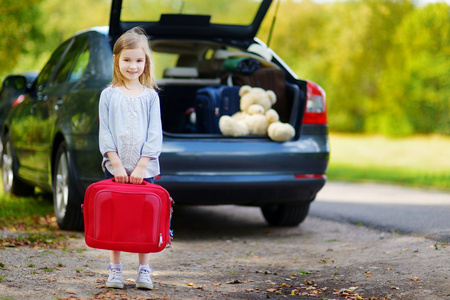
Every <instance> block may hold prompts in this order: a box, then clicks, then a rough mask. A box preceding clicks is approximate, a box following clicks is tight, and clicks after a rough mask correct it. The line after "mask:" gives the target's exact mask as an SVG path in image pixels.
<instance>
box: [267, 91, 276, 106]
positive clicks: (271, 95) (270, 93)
mask: <svg viewBox="0 0 450 300" xmlns="http://www.w3.org/2000/svg"><path fill="white" fill-rule="evenodd" d="M266 93H267V97H269V99H270V102H272V105H274V104H275V102H277V95H276V94H275V93H274V92H273V91H271V90H269V91H266Z"/></svg>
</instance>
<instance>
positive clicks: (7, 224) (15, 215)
mask: <svg viewBox="0 0 450 300" xmlns="http://www.w3.org/2000/svg"><path fill="white" fill-rule="evenodd" d="M53 215H54V214H53V204H52V202H51V201H50V200H49V199H48V197H45V196H43V195H37V196H35V197H15V196H11V195H5V194H3V193H0V228H2V227H3V228H8V229H13V230H14V229H17V230H20V229H28V228H29V227H32V228H36V226H38V227H39V225H42V226H43V227H46V228H47V229H48V225H49V224H52V223H54V217H53Z"/></svg>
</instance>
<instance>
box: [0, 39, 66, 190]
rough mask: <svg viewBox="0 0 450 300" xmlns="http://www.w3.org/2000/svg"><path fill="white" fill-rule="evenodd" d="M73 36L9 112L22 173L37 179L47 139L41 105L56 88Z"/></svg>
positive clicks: (55, 52) (32, 180)
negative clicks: (39, 158)
mask: <svg viewBox="0 0 450 300" xmlns="http://www.w3.org/2000/svg"><path fill="white" fill-rule="evenodd" d="M69 44H70V40H69V41H66V42H64V43H63V44H61V45H60V46H59V47H58V48H57V49H56V50H55V51H54V52H53V54H52V56H51V57H50V59H49V61H48V62H47V64H46V65H45V66H44V68H43V69H42V70H41V72H40V73H39V75H38V77H37V78H36V80H35V81H34V83H33V86H32V88H31V90H30V91H29V92H28V93H27V94H26V97H25V99H24V100H23V101H22V102H20V103H19V104H17V105H16V106H15V107H13V108H12V111H11V113H10V116H9V119H10V120H9V123H10V135H11V142H12V145H13V149H14V153H15V156H16V159H17V162H18V170H17V171H18V175H19V176H20V177H21V178H24V179H26V180H27V181H30V182H34V181H35V180H36V179H37V174H36V172H35V171H36V164H35V162H36V156H35V155H36V152H37V147H38V146H39V145H40V144H42V141H43V140H44V139H45V136H46V134H47V133H46V132H45V131H44V130H43V126H42V124H40V123H39V120H40V119H42V117H40V116H39V114H40V113H41V111H42V109H41V108H40V106H41V105H42V104H43V103H44V104H45V103H46V100H47V99H48V96H49V94H50V92H51V89H52V80H53V78H54V74H55V72H56V70H57V68H58V65H59V63H60V61H61V58H62V56H63V55H64V53H65V51H66V49H67V47H68V46H69Z"/></svg>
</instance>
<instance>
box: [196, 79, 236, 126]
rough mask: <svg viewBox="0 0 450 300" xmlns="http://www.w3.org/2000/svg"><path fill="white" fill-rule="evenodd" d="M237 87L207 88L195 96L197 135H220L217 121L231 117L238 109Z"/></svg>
mask: <svg viewBox="0 0 450 300" xmlns="http://www.w3.org/2000/svg"><path fill="white" fill-rule="evenodd" d="M239 89H240V87H239V86H227V85H219V86H208V87H205V88H201V89H199V90H198V91H197V93H196V94H195V99H194V108H195V113H196V128H197V132H198V133H212V134H216V133H220V129H219V119H220V117H221V116H223V115H232V114H234V113H235V112H238V111H239V110H240V108H239V100H240V97H239Z"/></svg>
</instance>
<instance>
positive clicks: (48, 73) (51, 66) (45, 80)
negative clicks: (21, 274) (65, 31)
mask: <svg viewBox="0 0 450 300" xmlns="http://www.w3.org/2000/svg"><path fill="white" fill-rule="evenodd" d="M71 42H72V40H68V41H66V42H64V43H63V44H61V46H59V47H58V48H57V49H56V50H55V51H54V52H53V54H52V56H51V57H50V59H49V61H48V62H47V64H46V65H45V67H44V68H43V69H42V71H41V72H40V73H39V75H38V77H37V78H36V82H35V87H36V90H37V91H41V90H43V89H44V88H46V87H47V86H48V85H49V84H50V80H51V78H52V75H53V73H54V72H55V70H56V68H57V67H58V64H59V61H60V60H61V56H63V54H64V52H65V51H66V49H67V46H69V44H70V43H71Z"/></svg>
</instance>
